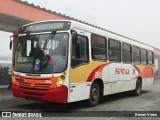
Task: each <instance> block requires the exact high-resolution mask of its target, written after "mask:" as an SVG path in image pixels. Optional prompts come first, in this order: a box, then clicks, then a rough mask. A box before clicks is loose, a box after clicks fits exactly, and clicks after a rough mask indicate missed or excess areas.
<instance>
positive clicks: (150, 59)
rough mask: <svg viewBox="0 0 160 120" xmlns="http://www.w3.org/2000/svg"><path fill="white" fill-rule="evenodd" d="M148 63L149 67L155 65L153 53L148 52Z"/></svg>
mask: <svg viewBox="0 0 160 120" xmlns="http://www.w3.org/2000/svg"><path fill="white" fill-rule="evenodd" d="M148 62H149V65H153V64H154V54H153V52H152V51H148Z"/></svg>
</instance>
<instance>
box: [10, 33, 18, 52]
mask: <svg viewBox="0 0 160 120" xmlns="http://www.w3.org/2000/svg"><path fill="white" fill-rule="evenodd" d="M13 37H18V35H13V36H10V43H9V49H10V50H11V49H12V43H13V42H12V41H13V40H12V38H13Z"/></svg>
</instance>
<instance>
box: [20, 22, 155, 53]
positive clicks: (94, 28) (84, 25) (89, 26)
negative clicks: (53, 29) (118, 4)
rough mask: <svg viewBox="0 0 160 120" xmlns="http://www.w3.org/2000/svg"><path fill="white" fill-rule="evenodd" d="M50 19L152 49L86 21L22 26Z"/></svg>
mask: <svg viewBox="0 0 160 120" xmlns="http://www.w3.org/2000/svg"><path fill="white" fill-rule="evenodd" d="M51 21H70V22H71V28H77V29H81V30H84V31H88V32H90V33H94V34H98V35H101V36H104V37H108V38H112V39H115V40H118V41H122V42H125V43H128V44H132V45H134V46H137V47H141V48H144V49H148V50H151V51H153V50H154V49H153V47H152V46H150V45H147V44H145V43H143V42H140V41H137V40H134V39H132V38H129V37H126V36H123V35H120V34H118V33H115V32H112V31H109V30H107V29H104V28H100V27H98V26H95V25H92V24H89V23H86V22H82V21H74V20H45V21H37V22H32V23H29V24H26V25H23V26H22V27H24V26H28V25H32V24H35V23H40V22H51ZM82 28H83V29H82Z"/></svg>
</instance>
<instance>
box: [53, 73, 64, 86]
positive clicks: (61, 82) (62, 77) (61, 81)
mask: <svg viewBox="0 0 160 120" xmlns="http://www.w3.org/2000/svg"><path fill="white" fill-rule="evenodd" d="M65 78H66V77H65V75H64V74H63V75H61V76H60V77H59V78H58V80H57V82H56V85H55V87H59V86H61V85H63V84H64V82H65Z"/></svg>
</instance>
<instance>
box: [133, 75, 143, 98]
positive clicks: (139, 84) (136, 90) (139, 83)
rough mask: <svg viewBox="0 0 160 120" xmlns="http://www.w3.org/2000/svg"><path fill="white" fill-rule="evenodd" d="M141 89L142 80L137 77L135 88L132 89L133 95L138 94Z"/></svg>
mask: <svg viewBox="0 0 160 120" xmlns="http://www.w3.org/2000/svg"><path fill="white" fill-rule="evenodd" d="M141 90H142V82H141V80H140V79H139V78H138V79H137V82H136V88H135V90H134V95H136V96H139V95H140V94H141Z"/></svg>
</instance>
